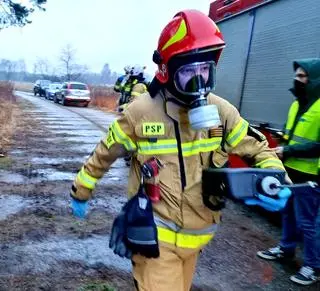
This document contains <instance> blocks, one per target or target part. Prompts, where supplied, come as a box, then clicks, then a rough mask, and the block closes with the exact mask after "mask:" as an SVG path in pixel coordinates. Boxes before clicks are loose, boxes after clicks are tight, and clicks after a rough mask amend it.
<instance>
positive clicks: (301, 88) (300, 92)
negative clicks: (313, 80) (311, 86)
mask: <svg viewBox="0 0 320 291" xmlns="http://www.w3.org/2000/svg"><path fill="white" fill-rule="evenodd" d="M293 88H294V95H295V96H296V97H297V98H298V99H306V96H307V89H306V84H305V83H302V82H301V81H299V80H296V79H295V80H294V83H293Z"/></svg>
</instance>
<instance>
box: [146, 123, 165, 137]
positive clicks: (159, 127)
mask: <svg viewBox="0 0 320 291" xmlns="http://www.w3.org/2000/svg"><path fill="white" fill-rule="evenodd" d="M142 134H143V135H145V136H150V135H151V136H152V135H164V134H165V130H164V123H163V122H145V123H143V124H142Z"/></svg>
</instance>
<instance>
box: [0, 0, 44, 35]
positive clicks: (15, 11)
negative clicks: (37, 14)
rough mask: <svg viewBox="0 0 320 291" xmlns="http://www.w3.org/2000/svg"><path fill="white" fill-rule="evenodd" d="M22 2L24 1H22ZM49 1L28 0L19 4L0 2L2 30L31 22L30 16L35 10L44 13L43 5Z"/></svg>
mask: <svg viewBox="0 0 320 291" xmlns="http://www.w3.org/2000/svg"><path fill="white" fill-rule="evenodd" d="M20 2H22V1H20ZM46 2H47V0H27V1H24V3H17V1H13V0H0V30H1V29H3V28H5V27H9V26H24V25H26V24H28V23H31V21H30V20H29V19H28V16H29V15H30V14H31V13H33V12H34V10H35V8H38V9H40V10H42V11H44V10H45V9H44V7H43V5H44V4H45V3H46Z"/></svg>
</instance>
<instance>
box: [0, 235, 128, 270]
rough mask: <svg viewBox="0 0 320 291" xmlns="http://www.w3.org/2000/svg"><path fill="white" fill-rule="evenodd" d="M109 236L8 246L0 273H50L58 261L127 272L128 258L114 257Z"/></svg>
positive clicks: (59, 264) (57, 267)
mask: <svg viewBox="0 0 320 291" xmlns="http://www.w3.org/2000/svg"><path fill="white" fill-rule="evenodd" d="M108 245H109V235H104V236H97V235H92V237H90V238H87V239H77V238H76V239H65V238H63V237H60V238H59V237H57V238H55V239H49V240H45V241H42V242H37V243H34V242H27V243H25V244H22V245H18V246H14V247H12V246H8V247H7V248H6V249H5V250H4V251H2V254H1V255H2V259H5V260H6V261H8V263H7V264H6V266H3V265H2V266H0V274H1V275H2V276H3V275H10V274H11V275H12V274H19V275H22V274H40V273H45V272H48V271H50V272H54V271H56V270H59V269H60V268H61V262H64V261H70V262H81V263H82V264H83V265H85V266H87V267H91V266H95V265H97V264H99V265H100V266H104V267H111V268H113V269H118V270H121V271H126V272H129V271H130V269H131V263H130V261H129V260H126V259H120V258H119V257H117V256H115V255H114V254H113V252H112V250H111V249H110V248H109V247H108Z"/></svg>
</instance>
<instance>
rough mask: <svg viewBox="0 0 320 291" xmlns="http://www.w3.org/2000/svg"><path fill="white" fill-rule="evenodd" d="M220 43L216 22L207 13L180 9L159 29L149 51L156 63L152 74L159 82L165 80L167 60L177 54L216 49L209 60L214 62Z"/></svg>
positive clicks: (221, 45) (223, 43) (220, 35)
mask: <svg viewBox="0 0 320 291" xmlns="http://www.w3.org/2000/svg"><path fill="white" fill-rule="evenodd" d="M224 46H225V42H224V40H223V36H222V34H221V32H220V30H219V28H218V26H217V25H216V24H215V23H214V22H213V21H212V20H211V19H210V18H209V17H208V16H207V15H205V14H204V13H202V12H200V11H197V10H184V11H181V12H179V13H177V14H176V15H175V16H174V18H173V19H172V20H171V21H170V22H169V23H168V24H167V25H166V27H165V28H164V29H163V30H162V32H161V35H160V38H159V41H158V48H157V50H156V51H155V52H154V54H153V61H154V62H155V63H156V64H157V65H158V71H157V72H156V78H157V79H158V80H159V81H160V82H161V83H166V82H167V81H168V78H169V74H168V62H169V60H170V59H171V58H172V57H174V56H176V55H179V54H184V53H188V52H192V51H195V53H201V50H202V49H205V50H206V51H208V49H209V50H210V49H211V50H216V51H217V52H216V54H215V56H216V59H215V60H213V61H215V63H217V62H218V60H219V58H220V55H221V52H222V49H223V48H224Z"/></svg>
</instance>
